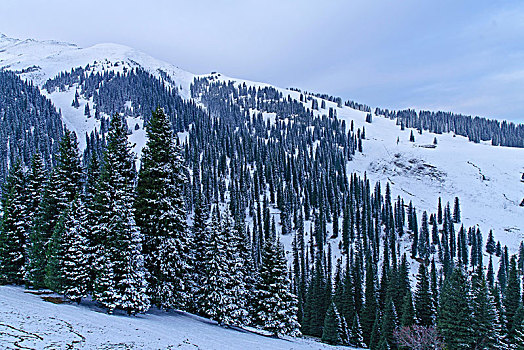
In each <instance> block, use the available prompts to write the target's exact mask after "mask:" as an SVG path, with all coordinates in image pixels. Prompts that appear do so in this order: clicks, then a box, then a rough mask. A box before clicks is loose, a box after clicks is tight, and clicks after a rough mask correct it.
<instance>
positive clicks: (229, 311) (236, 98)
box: [0, 62, 524, 350]
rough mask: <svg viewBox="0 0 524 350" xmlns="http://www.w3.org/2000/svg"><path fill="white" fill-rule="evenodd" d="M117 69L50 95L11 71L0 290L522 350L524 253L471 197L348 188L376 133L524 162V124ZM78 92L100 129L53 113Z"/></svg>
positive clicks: (79, 71)
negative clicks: (445, 137) (500, 151)
mask: <svg viewBox="0 0 524 350" xmlns="http://www.w3.org/2000/svg"><path fill="white" fill-rule="evenodd" d="M110 66H111V69H104V70H100V69H98V68H96V67H98V66H97V63H96V62H95V63H92V64H88V65H87V66H86V65H83V66H77V67H74V68H73V69H69V70H64V71H61V72H60V73H58V74H57V75H55V76H53V77H51V78H49V79H47V80H45V82H44V83H43V84H41V85H40V86H38V85H35V84H33V83H32V82H31V80H28V79H23V74H25V73H27V72H26V71H10V70H1V71H0V182H1V183H2V187H1V203H0V204H1V220H0V283H1V284H3V285H19V286H23V287H24V288H26V289H27V290H29V291H38V290H50V291H52V292H54V293H55V294H56V295H58V296H60V297H61V298H63V299H64V300H65V301H66V302H67V303H71V305H76V304H82V303H85V302H87V301H89V302H94V303H96V305H97V306H99V307H101V308H103V310H104V312H106V313H108V314H118V315H121V314H124V315H129V316H130V317H137V316H136V315H140V314H144V313H148V312H150V310H153V309H154V310H182V311H184V312H187V313H190V314H194V315H198V316H201V317H205V318H207V319H211V320H213V321H216V322H217V323H218V324H219V325H220V326H222V327H226V328H227V327H240V328H242V327H251V328H250V329H258V330H261V331H263V332H265V333H264V334H268V336H271V337H305V338H315V339H318V340H319V341H322V342H323V343H327V344H331V345H342V346H351V347H355V348H369V349H372V350H385V349H399V350H401V349H449V350H461V349H464V350H466V349H524V294H523V290H522V289H523V288H524V284H523V283H524V280H523V276H524V242H520V248H519V249H518V250H517V251H514V250H511V249H509V248H508V246H507V245H506V244H505V243H504V241H503V240H502V241H500V239H501V237H503V235H504V233H503V232H493V230H491V231H490V229H485V227H486V222H483V223H482V225H477V223H475V224H471V223H469V224H465V223H464V222H463V218H462V216H463V215H462V211H463V209H464V206H465V204H464V202H463V198H461V197H460V196H459V195H457V196H455V197H454V199H453V200H450V201H448V200H444V199H443V198H441V197H439V196H435V197H434V198H433V201H432V203H431V205H430V206H429V207H430V208H432V209H430V210H428V209H427V208H425V209H424V210H419V209H418V208H417V207H416V206H415V204H414V203H413V202H412V201H411V200H410V199H408V198H409V197H407V196H406V197H404V196H401V195H396V196H395V195H393V194H392V189H391V186H392V185H393V183H392V182H391V181H372V180H371V179H370V178H369V177H368V175H367V173H366V171H362V172H351V171H349V170H348V169H349V168H348V164H351V163H352V162H353V161H354V159H355V158H356V157H360V156H362V154H363V153H365V151H366V147H367V146H368V145H369V144H370V143H372V142H374V141H373V140H374V138H375V136H376V135H374V134H373V133H372V132H370V131H369V127H368V126H370V125H373V123H376V120H377V119H379V118H382V119H390V120H394V121H395V124H396V126H395V127H396V129H398V130H405V129H411V131H410V133H409V135H410V136H409V138H410V139H409V142H411V143H415V141H416V139H417V138H419V137H420V135H422V134H423V133H424V134H426V133H434V134H435V135H436V136H435V138H434V141H433V143H432V144H431V145H427V146H425V147H428V148H435V147H438V146H437V145H438V140H437V138H438V137H440V135H442V134H443V133H451V132H452V133H454V134H455V135H458V136H457V137H459V136H463V137H465V138H466V139H467V140H466V141H465V142H467V143H476V144H478V143H482V142H484V143H486V142H487V143H489V145H488V144H487V145H486V147H502V146H504V147H508V148H512V149H517V148H523V147H524V125H522V124H514V123H511V122H506V121H504V122H499V121H496V120H491V119H486V118H479V117H476V118H472V117H469V116H465V115H461V114H454V113H448V112H429V111H420V112H417V111H415V110H398V111H392V110H387V109H380V108H376V109H372V108H371V107H369V106H366V105H363V104H359V103H357V102H354V101H342V99H341V98H338V97H332V96H329V95H321V94H313V93H309V92H307V91H302V90H299V89H291V90H289V91H292V92H293V93H296V96H297V98H294V97H292V96H291V95H286V94H283V92H282V90H281V89H277V88H273V87H271V86H262V85H259V86H257V85H250V84H246V83H245V82H234V81H227V80H224V79H221V78H219V74H211V75H208V76H197V77H195V78H194V80H192V82H191V84H190V86H189V91H188V90H187V89H185V90H184V89H182V88H181V85H180V84H179V83H178V81H176V79H174V78H172V77H171V76H170V75H169V74H168V73H166V72H165V71H163V70H161V69H159V70H158V71H157V72H156V73H155V72H151V71H149V70H146V69H144V68H142V67H140V66H138V65H135V66H133V65H124V68H123V69H121V68H122V67H121V64H118V63H111V64H110ZM67 91H71V92H73V94H72V95H71V96H73V98H72V99H69V100H68V101H67V103H68V104H70V106H67V107H68V108H72V109H74V110H81V113H82V114H83V116H84V117H85V120H86V121H89V122H91V121H92V122H95V123H97V124H96V125H98V126H99V127H96V128H94V129H93V130H90V131H89V132H86V133H84V134H77V133H76V132H75V131H74V130H72V129H71V128H70V127H68V124H67V123H63V122H62V119H61V118H62V117H63V113H64V112H63V111H62V110H61V109H60V108H57V107H55V105H54V104H53V102H52V99H53V96H56V95H55V94H60V93H63V92H67ZM183 94H189V96H190V98H185V97H183V96H185V95H183ZM293 96H295V95H293ZM326 102H327V103H328V105H327V106H326ZM339 108H351V109H354V110H358V111H361V112H364V113H366V117H365V123H364V124H363V125H360V124H359V126H357V125H356V123H353V120H347V119H344V118H339V117H338V115H337V110H338V109H339ZM268 116H269V117H268ZM137 120H141V122H140V123H139V122H137ZM140 131H144V132H145V135H146V138H145V143H144V146H143V148H141V149H140V151H139V152H136V148H135V145H134V144H133V143H132V142H131V141H130V137H131V136H132V135H136V133H138V132H140ZM395 137H396V136H395ZM398 142H399V140H398V139H397V144H398ZM406 142H408V141H407V140H406ZM80 144H82V145H85V147H80ZM474 171H477V170H474ZM479 171H480V170H479ZM481 175H482V173H481ZM482 176H484V175H482ZM519 176H520V175H519ZM522 176H523V177H524V174H522ZM522 215H524V212H523V214H522ZM479 224H481V223H479ZM488 224H489V222H488ZM481 226H482V229H481ZM495 237H497V238H498V239H495ZM115 317H116V316H115ZM0 321H1V320H0Z"/></svg>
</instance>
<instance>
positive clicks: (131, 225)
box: [94, 115, 149, 314]
mask: <svg viewBox="0 0 524 350" xmlns="http://www.w3.org/2000/svg"><path fill="white" fill-rule="evenodd" d="M135 175H136V171H135V156H134V155H133V154H132V152H131V145H130V143H129V141H128V140H127V130H126V128H125V126H124V123H123V121H122V119H121V117H120V116H118V115H115V116H113V117H112V118H111V123H110V130H109V134H108V137H107V148H106V151H105V153H104V163H103V166H102V171H101V176H100V182H99V186H98V191H97V195H96V202H97V208H98V210H99V212H98V213H97V214H98V222H97V225H96V231H95V234H96V235H97V236H98V237H103V238H104V241H103V243H102V245H101V249H99V250H98V251H97V269H98V272H99V273H98V274H97V276H96V279H95V285H94V291H95V292H94V297H95V299H96V300H98V301H99V302H100V303H101V304H102V305H103V306H105V307H107V308H108V309H109V312H112V311H113V310H114V309H122V310H125V311H126V312H127V313H128V314H135V313H137V312H143V311H145V310H147V309H148V307H149V299H148V297H147V294H146V288H147V283H146V280H145V268H144V259H143V256H142V236H141V234H140V231H139V230H138V228H137V227H136V225H135V219H134V210H133V202H134V198H133V197H134V191H133V190H134V182H135Z"/></svg>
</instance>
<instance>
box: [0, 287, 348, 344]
mask: <svg viewBox="0 0 524 350" xmlns="http://www.w3.org/2000/svg"><path fill="white" fill-rule="evenodd" d="M31 292H32V291H28V290H24V289H23V288H22V287H14V286H1V287H0V348H2V349H201V350H207V349H220V350H223V349H231V350H235V349H238V350H246V349H250V350H251V349H253V350H255V349H264V350H272V349H274V350H277V349H278V350H280V349H290V350H291V349H294V350H307V349H311V350H313V349H350V348H348V347H332V346H329V345H326V344H322V343H319V342H317V341H315V340H312V339H302V338H296V339H293V338H286V339H276V338H272V337H268V336H264V335H260V334H256V333H254V332H251V331H247V330H242V329H226V328H224V327H220V326H218V325H216V323H215V322H213V321H209V320H207V319H204V318H201V317H198V316H194V315H191V314H187V313H183V312H176V311H173V312H164V311H158V310H153V311H151V312H148V313H147V314H144V315H138V316H126V315H108V314H106V313H105V312H104V311H103V310H102V309H99V308H98V307H96V305H94V304H93V303H89V302H87V303H82V304H81V305H79V306H78V305H76V304H68V303H65V304H55V303H53V302H49V301H44V300H43V299H42V298H45V297H50V296H52V295H46V294H43V295H35V294H33V293H31ZM57 300H58V301H60V300H61V299H60V298H58V299H57Z"/></svg>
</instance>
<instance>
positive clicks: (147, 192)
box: [135, 108, 190, 308]
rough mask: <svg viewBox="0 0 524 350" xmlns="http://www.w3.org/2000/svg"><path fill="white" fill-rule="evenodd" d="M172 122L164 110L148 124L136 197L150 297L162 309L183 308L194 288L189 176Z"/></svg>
mask: <svg viewBox="0 0 524 350" xmlns="http://www.w3.org/2000/svg"><path fill="white" fill-rule="evenodd" d="M172 130H173V129H172V126H171V123H170V122H169V119H168V117H167V116H166V115H165V113H164V111H163V110H162V109H160V108H158V109H157V110H156V111H154V112H153V114H152V117H151V119H150V120H149V122H148V125H147V143H146V145H145V147H144V149H143V151H142V162H141V168H140V171H139V173H138V183H137V187H136V198H135V220H136V224H137V226H138V227H139V228H140V231H141V232H142V236H143V244H142V251H143V255H144V265H145V267H146V270H147V282H148V295H149V297H150V299H151V302H152V303H154V304H155V305H156V306H158V307H159V308H173V307H178V308H182V307H184V306H185V305H187V303H188V298H189V295H188V292H189V285H190V274H189V267H188V265H189V251H188V249H189V242H188V240H189V237H188V229H187V224H186V213H185V202H184V197H183V191H184V186H185V184H186V181H187V180H186V175H185V172H184V165H183V160H182V155H181V153H180V149H179V147H177V146H176V145H175V143H174V138H173V131H172Z"/></svg>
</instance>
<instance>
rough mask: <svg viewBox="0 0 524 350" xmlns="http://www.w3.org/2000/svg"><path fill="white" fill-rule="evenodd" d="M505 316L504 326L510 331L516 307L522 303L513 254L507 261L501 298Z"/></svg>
mask: <svg viewBox="0 0 524 350" xmlns="http://www.w3.org/2000/svg"><path fill="white" fill-rule="evenodd" d="M503 303H504V310H505V312H506V313H505V317H506V322H507V323H506V327H507V330H508V331H510V330H511V329H512V328H513V319H514V317H515V315H516V314H517V310H518V308H519V307H520V306H521V305H522V300H521V296H520V280H519V277H518V271H517V262H516V259H515V256H512V257H511V260H510V263H509V273H508V280H507V286H506V289H505V293H504V298H503Z"/></svg>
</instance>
